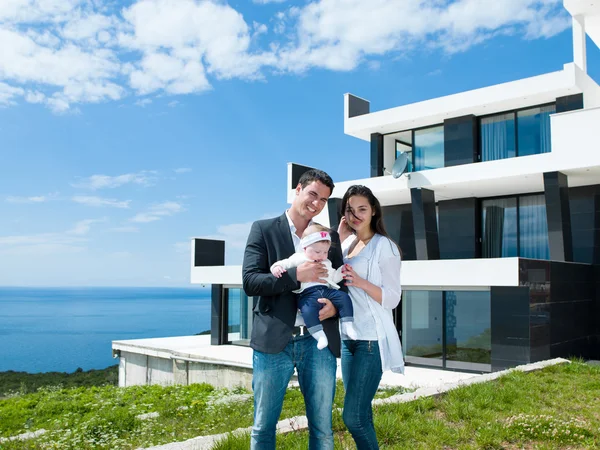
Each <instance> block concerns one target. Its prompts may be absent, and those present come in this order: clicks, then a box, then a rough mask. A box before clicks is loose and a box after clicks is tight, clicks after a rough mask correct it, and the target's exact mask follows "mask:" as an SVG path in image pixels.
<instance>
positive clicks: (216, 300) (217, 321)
mask: <svg viewBox="0 0 600 450" xmlns="http://www.w3.org/2000/svg"><path fill="white" fill-rule="evenodd" d="M225 292H226V290H225V289H223V285H222V284H213V285H212V288H211V312H210V343H211V345H223V344H226V343H227V322H228V317H227V316H228V312H227V300H226V299H225V298H224V293H225Z"/></svg>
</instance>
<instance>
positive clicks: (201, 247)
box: [194, 239, 225, 267]
mask: <svg viewBox="0 0 600 450" xmlns="http://www.w3.org/2000/svg"><path fill="white" fill-rule="evenodd" d="M223 265H225V241H217V240H214V239H194V266H195V267H200V266H223Z"/></svg>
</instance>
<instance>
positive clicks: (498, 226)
mask: <svg viewBox="0 0 600 450" xmlns="http://www.w3.org/2000/svg"><path fill="white" fill-rule="evenodd" d="M481 206H482V207H481V210H482V244H481V255H482V257H484V258H503V257H511V256H521V257H523V258H534V259H549V257H550V251H549V246H548V224H547V217H546V203H545V199H544V196H543V195H542V194H540V195H522V196H518V197H505V198H498V199H489V200H483V201H482V202H481Z"/></svg>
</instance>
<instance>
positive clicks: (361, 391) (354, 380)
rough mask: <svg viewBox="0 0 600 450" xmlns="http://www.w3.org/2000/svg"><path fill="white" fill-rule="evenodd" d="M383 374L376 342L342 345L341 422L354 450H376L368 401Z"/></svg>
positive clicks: (373, 394)
mask: <svg viewBox="0 0 600 450" xmlns="http://www.w3.org/2000/svg"><path fill="white" fill-rule="evenodd" d="M382 374H383V372H382V370H381V356H380V354H379V344H378V343H377V341H351V340H345V341H343V342H342V379H343V381H344V388H345V389H346V397H345V399H344V413H343V419H344V423H345V424H346V427H348V431H350V433H351V434H352V437H353V438H354V442H356V448H357V450H373V449H379V444H378V443H377V436H376V434H375V427H374V425H373V408H372V406H371V402H372V401H373V398H374V397H375V393H376V392H377V388H378V387H379V382H380V381H381V375H382Z"/></svg>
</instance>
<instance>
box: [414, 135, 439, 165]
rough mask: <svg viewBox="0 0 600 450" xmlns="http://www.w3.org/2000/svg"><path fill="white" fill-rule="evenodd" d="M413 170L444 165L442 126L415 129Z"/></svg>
mask: <svg viewBox="0 0 600 450" xmlns="http://www.w3.org/2000/svg"><path fill="white" fill-rule="evenodd" d="M414 152H415V155H414V158H415V170H417V171H418V170H427V169H437V168H440V167H444V127H443V126H441V125H440V126H437V127H431V128H425V129H422V130H415V142H414Z"/></svg>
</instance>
